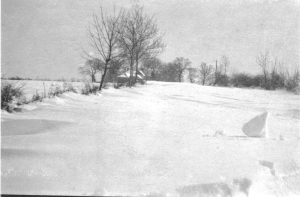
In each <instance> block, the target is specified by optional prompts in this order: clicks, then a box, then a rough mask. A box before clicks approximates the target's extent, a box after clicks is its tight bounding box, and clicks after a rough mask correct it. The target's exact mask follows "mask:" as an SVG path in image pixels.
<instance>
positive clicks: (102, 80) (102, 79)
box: [99, 61, 108, 91]
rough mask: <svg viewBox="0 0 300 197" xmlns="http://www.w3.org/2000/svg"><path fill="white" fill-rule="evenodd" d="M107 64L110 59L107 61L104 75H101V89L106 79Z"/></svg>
mask: <svg viewBox="0 0 300 197" xmlns="http://www.w3.org/2000/svg"><path fill="white" fill-rule="evenodd" d="M107 65H108V61H106V62H105V67H104V72H103V75H102V77H101V82H100V86H99V91H101V90H102V86H103V83H104V79H105V76H106V72H107Z"/></svg>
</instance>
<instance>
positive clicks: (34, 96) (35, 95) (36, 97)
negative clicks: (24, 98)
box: [31, 91, 44, 102]
mask: <svg viewBox="0 0 300 197" xmlns="http://www.w3.org/2000/svg"><path fill="white" fill-rule="evenodd" d="M43 99H44V98H43V97H42V96H41V95H40V94H39V92H38V91H36V93H35V94H34V95H33V96H32V99H31V101H32V102H34V101H40V102H42V101H43Z"/></svg>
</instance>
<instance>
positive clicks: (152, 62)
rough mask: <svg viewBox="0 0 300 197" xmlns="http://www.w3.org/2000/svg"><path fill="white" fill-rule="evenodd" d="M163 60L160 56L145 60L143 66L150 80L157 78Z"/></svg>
mask: <svg viewBox="0 0 300 197" xmlns="http://www.w3.org/2000/svg"><path fill="white" fill-rule="evenodd" d="M162 64H163V63H162V62H161V60H160V59H158V58H155V57H154V58H147V59H144V60H143V68H144V70H145V74H146V76H147V78H148V79H150V80H157V75H158V72H159V70H160V69H161V67H162Z"/></svg>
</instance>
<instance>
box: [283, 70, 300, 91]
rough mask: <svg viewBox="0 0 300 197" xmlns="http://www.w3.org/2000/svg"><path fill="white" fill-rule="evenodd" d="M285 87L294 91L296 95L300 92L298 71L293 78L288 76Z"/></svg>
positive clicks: (299, 74)
mask: <svg viewBox="0 0 300 197" xmlns="http://www.w3.org/2000/svg"><path fill="white" fill-rule="evenodd" d="M284 86H285V88H286V90H288V91H292V92H296V93H299V92H300V73H299V71H298V70H297V71H296V72H294V74H293V75H292V76H290V75H289V74H288V76H287V79H286V82H285V85H284Z"/></svg>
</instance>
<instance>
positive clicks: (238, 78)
mask: <svg viewBox="0 0 300 197" xmlns="http://www.w3.org/2000/svg"><path fill="white" fill-rule="evenodd" d="M231 83H232V85H233V86H235V87H251V86H254V84H255V83H254V79H253V78H252V77H251V76H250V75H247V74H245V73H240V74H234V75H233V76H232V79H231Z"/></svg>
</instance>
